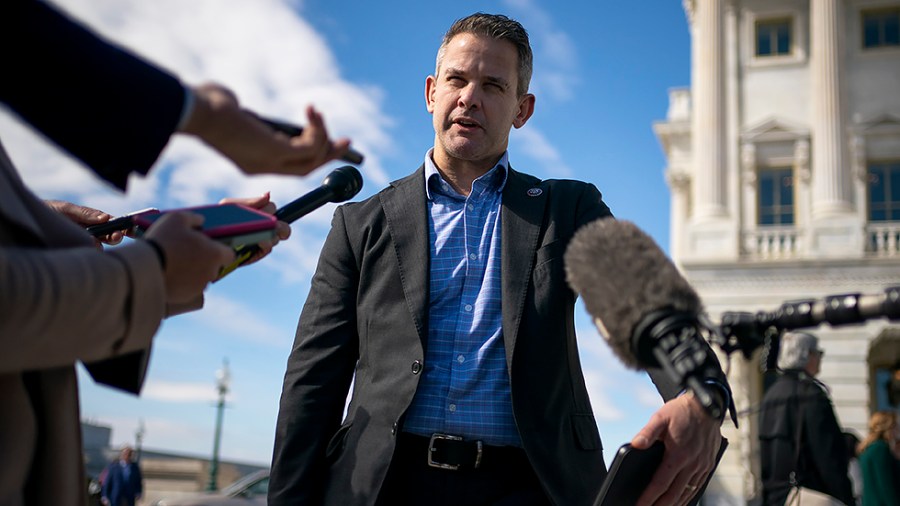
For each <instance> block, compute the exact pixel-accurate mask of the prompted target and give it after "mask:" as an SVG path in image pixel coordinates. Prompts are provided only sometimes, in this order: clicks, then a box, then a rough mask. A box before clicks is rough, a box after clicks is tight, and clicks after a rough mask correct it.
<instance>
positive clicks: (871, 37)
mask: <svg viewBox="0 0 900 506" xmlns="http://www.w3.org/2000/svg"><path fill="white" fill-rule="evenodd" d="M862 25H863V30H862V33H863V48H865V49H870V48H876V47H891V46H893V47H897V46H900V7H897V8H891V9H878V10H872V11H863V12H862Z"/></svg>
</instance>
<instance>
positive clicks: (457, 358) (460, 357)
mask: <svg viewBox="0 0 900 506" xmlns="http://www.w3.org/2000/svg"><path fill="white" fill-rule="evenodd" d="M456 361H457V362H459V363H460V364H461V363H463V362H465V361H466V357H464V356H462V355H460V356H458V357H456Z"/></svg>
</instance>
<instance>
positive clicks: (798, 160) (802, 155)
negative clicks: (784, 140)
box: [794, 138, 812, 184]
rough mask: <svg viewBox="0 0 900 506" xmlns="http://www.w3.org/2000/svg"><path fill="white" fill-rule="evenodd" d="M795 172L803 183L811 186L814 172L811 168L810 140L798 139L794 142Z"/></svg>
mask: <svg viewBox="0 0 900 506" xmlns="http://www.w3.org/2000/svg"><path fill="white" fill-rule="evenodd" d="M794 170H795V171H796V173H797V177H798V178H799V179H800V181H801V182H802V183H804V184H809V181H810V180H811V179H812V171H811V170H810V168H809V140H808V139H805V138H804V139H797V141H796V142H794Z"/></svg>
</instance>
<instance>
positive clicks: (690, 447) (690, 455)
mask: <svg viewBox="0 0 900 506" xmlns="http://www.w3.org/2000/svg"><path fill="white" fill-rule="evenodd" d="M721 424H722V421H721V420H717V419H715V418H713V417H711V416H709V414H708V413H707V412H706V410H704V409H703V406H702V405H701V404H700V402H699V401H697V399H695V398H694V395H693V394H692V393H690V392H687V393H685V394H683V395H679V396H678V397H675V398H673V399H670V400H669V401H668V402H666V403H665V404H664V405H663V406H662V407H661V408H660V409H659V410H658V411H657V412H656V413H654V414H653V416H651V417H650V421H649V422H648V423H647V425H645V426H644V427H643V428H642V429H641V430H640V432H638V434H637V435H636V436H635V437H634V439H632V440H631V446H632V447H634V448H636V449H639V450H643V449H647V448H649V447H650V446H651V445H652V444H653V443H654V442H655V441H662V442H663V443H665V446H666V451H665V453H664V454H663V459H662V462H661V463H660V465H659V467H658V468H657V471H656V474H654V475H653V479H652V480H651V481H650V484H649V485H648V486H647V488H646V489H645V490H644V493H643V494H642V495H641V497H640V499H639V500H638V502H637V506H684V505H686V504H688V503H689V502H690V501H691V499H692V498H693V497H694V496H695V495H696V494H697V491H698V489H699V488H701V487H702V486H703V484H704V483H705V481H706V478H707V476H708V475H709V473H710V472H711V471H712V470H713V469H714V468H715V465H716V455H717V453H718V451H719V446H720V445H721V444H722V432H721V429H720V426H721Z"/></svg>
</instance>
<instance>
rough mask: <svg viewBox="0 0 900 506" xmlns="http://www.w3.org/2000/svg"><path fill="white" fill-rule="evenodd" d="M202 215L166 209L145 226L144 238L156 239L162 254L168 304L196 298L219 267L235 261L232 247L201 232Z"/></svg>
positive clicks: (213, 277) (215, 276) (185, 301)
mask: <svg viewBox="0 0 900 506" xmlns="http://www.w3.org/2000/svg"><path fill="white" fill-rule="evenodd" d="M201 225H203V216H201V215H199V214H195V213H188V212H169V213H166V214H165V215H164V216H162V217H161V218H160V219H158V220H156V222H155V223H154V224H153V225H151V226H150V228H148V229H147V233H146V234H144V239H147V240H152V241H155V242H156V243H157V244H158V245H159V246H160V248H162V250H163V253H164V256H165V269H164V271H163V276H164V278H165V284H166V301H167V302H169V303H170V304H178V303H187V302H190V301H193V300H195V299H196V298H197V297H199V296H200V294H202V293H203V290H205V289H206V285H208V284H209V283H210V282H211V281H213V280H214V279H216V278H217V277H218V275H219V270H220V269H221V268H222V267H223V266H225V265H228V264H230V263H231V262H232V261H234V250H233V249H231V248H229V247H228V246H225V245H224V244H222V243H219V242H216V241H214V240H212V239H210V238H208V237H206V236H205V235H204V234H203V233H202V232H200V230H199V229H200V226H201Z"/></svg>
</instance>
